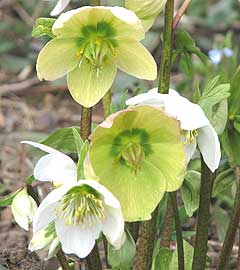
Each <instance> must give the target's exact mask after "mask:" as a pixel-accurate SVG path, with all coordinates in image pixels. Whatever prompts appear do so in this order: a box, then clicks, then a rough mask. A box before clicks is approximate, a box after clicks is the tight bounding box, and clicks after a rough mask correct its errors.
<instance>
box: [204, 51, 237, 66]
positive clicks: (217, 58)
mask: <svg viewBox="0 0 240 270" xmlns="http://www.w3.org/2000/svg"><path fill="white" fill-rule="evenodd" d="M208 56H209V58H210V60H211V62H212V63H213V64H214V65H219V64H220V63H221V61H222V58H223V56H225V57H227V58H230V57H232V56H233V51H232V50H231V49H229V48H223V49H212V50H210V51H209V52H208Z"/></svg>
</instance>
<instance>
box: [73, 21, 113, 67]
mask: <svg viewBox="0 0 240 270" xmlns="http://www.w3.org/2000/svg"><path fill="white" fill-rule="evenodd" d="M78 46H79V50H78V52H77V54H76V55H77V57H79V59H81V58H82V56H85V57H86V58H87V59H88V60H89V62H90V63H91V64H92V65H93V66H94V67H96V68H100V67H101V65H102V62H103V61H104V59H105V57H106V55H107V54H108V53H111V54H112V55H115V54H116V51H115V48H116V47H117V41H116V31H115V29H114V28H113V27H112V26H111V25H110V24H109V23H107V22H104V21H102V22H99V23H97V24H96V25H86V26H84V27H82V29H81V35H80V37H79V39H78Z"/></svg>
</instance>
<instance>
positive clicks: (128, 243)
mask: <svg viewBox="0 0 240 270" xmlns="http://www.w3.org/2000/svg"><path fill="white" fill-rule="evenodd" d="M135 254H136V245H135V242H134V240H133V238H132V236H131V234H130V233H129V232H128V231H126V240H125V242H124V244H123V246H122V247H121V248H120V249H118V250H117V249H114V248H113V247H112V246H111V245H108V262H109V264H110V265H111V266H112V268H113V269H115V268H116V269H121V270H129V269H131V267H132V263H133V259H134V257H135Z"/></svg>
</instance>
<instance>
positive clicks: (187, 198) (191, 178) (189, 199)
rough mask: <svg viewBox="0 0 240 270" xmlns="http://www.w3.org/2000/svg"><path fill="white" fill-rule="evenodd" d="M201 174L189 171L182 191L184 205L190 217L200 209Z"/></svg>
mask: <svg viewBox="0 0 240 270" xmlns="http://www.w3.org/2000/svg"><path fill="white" fill-rule="evenodd" d="M200 181H201V174H200V173H199V172H196V171H187V173H186V175H185V179H184V183H183V186H182V189H181V192H182V197H183V203H184V207H185V210H186V213H187V215H188V216H189V217H191V216H192V215H193V213H194V212H195V211H196V210H197V209H198V206H199V191H200Z"/></svg>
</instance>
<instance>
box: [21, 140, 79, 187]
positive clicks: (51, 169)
mask: <svg viewBox="0 0 240 270" xmlns="http://www.w3.org/2000/svg"><path fill="white" fill-rule="evenodd" d="M21 143H26V144H30V145H32V146H34V147H36V148H39V149H40V150H42V151H44V152H47V153H48V154H47V155H45V156H43V157H41V158H40V159H39V161H38V162H37V164H36V166H35V168H34V171H33V176H34V178H35V179H37V180H39V181H52V182H56V183H58V184H63V183H69V184H70V183H75V182H76V181H77V166H76V164H75V163H74V161H73V160H72V159H71V158H70V157H68V156H67V155H65V154H63V153H61V152H60V151H58V150H56V149H53V148H51V147H49V146H47V145H44V144H41V143H36V142H31V141H22V142H21Z"/></svg>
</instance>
